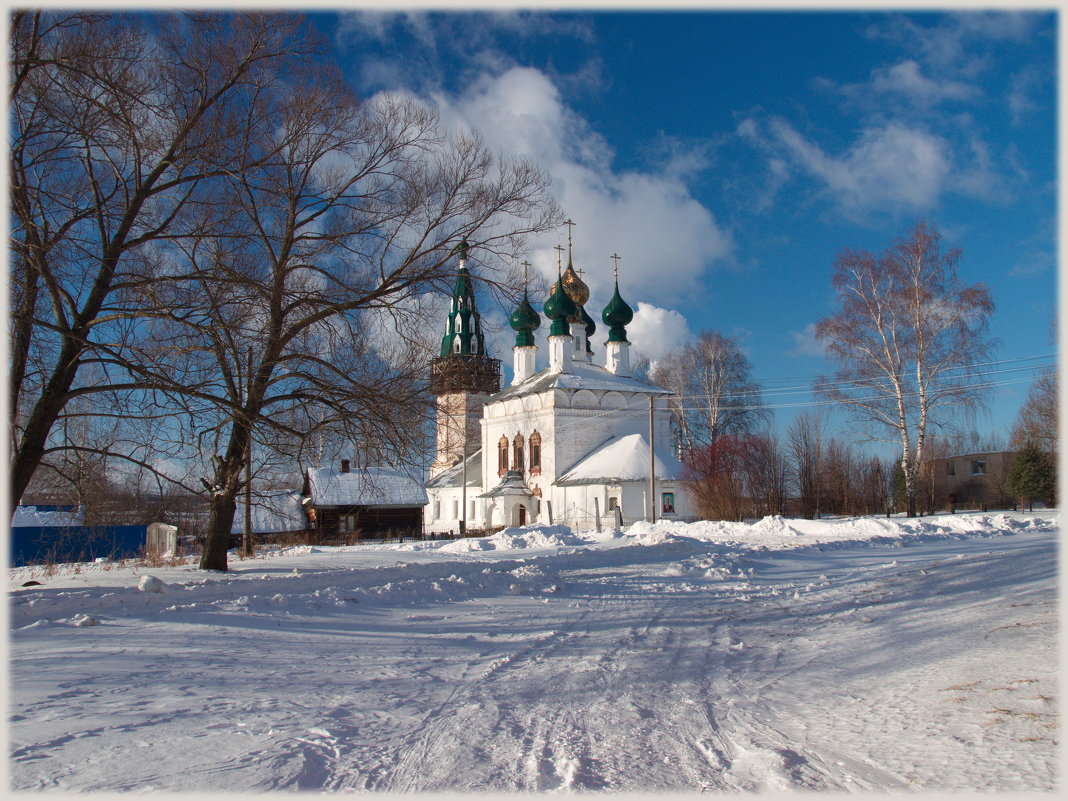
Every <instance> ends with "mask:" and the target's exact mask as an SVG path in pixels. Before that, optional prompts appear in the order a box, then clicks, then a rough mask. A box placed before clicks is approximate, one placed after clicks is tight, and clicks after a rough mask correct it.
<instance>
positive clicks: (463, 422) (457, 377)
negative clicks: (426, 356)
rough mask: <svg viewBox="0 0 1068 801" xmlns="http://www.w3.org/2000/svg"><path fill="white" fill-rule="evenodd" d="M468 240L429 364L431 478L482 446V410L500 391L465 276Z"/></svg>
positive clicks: (495, 363) (494, 362)
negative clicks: (434, 416) (433, 445)
mask: <svg viewBox="0 0 1068 801" xmlns="http://www.w3.org/2000/svg"><path fill="white" fill-rule="evenodd" d="M467 249H468V245H467V240H466V239H465V240H463V241H462V242H460V244H459V246H458V247H457V252H458V254H459V262H460V263H459V269H458V270H457V271H456V283H455V285H454V286H453V290H452V301H451V303H450V306H449V314H448V317H447V318H446V320H445V334H444V336H442V338H441V350H440V352H439V355H438V357H437V358H436V359H432V360H431V362H430V383H429V389H430V392H431V393H432V394H434V395H436V396H437V406H438V420H437V451H436V457H435V459H434V463H433V464H431V465H430V477H431V478H433V477H434V476H436V475H437V474H438V473H440V472H442V471H443V470H446V469H448V468H449V467H451V466H452V465H454V464H456V462H457V461H458V460H460V459H462V458H464V456H465V455H466V456H470V455H471V454H472V453H474V452H475V451H477V450H478V449H479V448H480V447H481V446H482V422H481V421H482V407H483V406H485V405H486V399H487V398H488V397H489V396H490V395H492V394H493V393H495V392H498V391H499V390H500V388H501V361H500V359H491V358H490V357H489V356H488V354H487V353H486V340H485V337H484V336H483V334H482V318H481V317H480V316H479V313H478V308H477V307H476V305H475V291H474V285H473V283H472V281H471V274H470V273H469V272H468V270H467Z"/></svg>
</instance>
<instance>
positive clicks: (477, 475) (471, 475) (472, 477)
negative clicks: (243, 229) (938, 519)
mask: <svg viewBox="0 0 1068 801" xmlns="http://www.w3.org/2000/svg"><path fill="white" fill-rule="evenodd" d="M463 476H464V463H463V462H462V461H458V462H457V463H456V464H454V465H453V466H452V467H450V468H449V469H448V470H444V471H442V472H441V473H438V474H437V475H436V476H434V477H433V478H432V479H430V480H429V481H428V482H426V488H427V489H443V488H445V487H462V486H463V483H464V478H463ZM467 486H469V487H481V486H482V449H481V448H479V449H478V450H477V451H475V452H474V453H472V454H471V455H470V456H468V457H467Z"/></svg>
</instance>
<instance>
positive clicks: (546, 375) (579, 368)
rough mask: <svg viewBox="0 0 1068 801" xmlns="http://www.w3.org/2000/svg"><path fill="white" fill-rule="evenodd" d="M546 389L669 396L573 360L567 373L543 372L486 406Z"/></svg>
mask: <svg viewBox="0 0 1068 801" xmlns="http://www.w3.org/2000/svg"><path fill="white" fill-rule="evenodd" d="M548 389H573V390H579V389H589V390H593V391H595V392H596V391H606V392H607V391H613V390H614V391H616V392H641V393H644V394H646V395H670V394H671V392H670V390H666V389H664V388H663V387H658V386H656V385H655V384H648V383H646V382H645V381H642V380H640V379H637V378H633V377H631V376H621V375H616V374H615V373H610V372H609V371H608V370H606V369H605V368H604V367H602V366H601V365H599V364H590V363H588V362H582V361H578V360H576V361H573V362H572V363H571V365H570V367H568V369H567V372H560V371H553V370H549V369H546V370H542V371H541V372H540V373H535V374H534V375H532V376H531V377H530V378H528V379H527V380H526V381H524V382H522V383H521V384H516V385H515V386H511V387H508V388H507V389H503V390H501V391H500V392H498V393H497V394H496V395H491V396H490V397H489V399H488V400H487V401H486V402H487V403H497V402H499V401H505V400H508V399H509V398H521V397H524V396H526V395H535V394H537V393H539V392H545V391H546V390H548Z"/></svg>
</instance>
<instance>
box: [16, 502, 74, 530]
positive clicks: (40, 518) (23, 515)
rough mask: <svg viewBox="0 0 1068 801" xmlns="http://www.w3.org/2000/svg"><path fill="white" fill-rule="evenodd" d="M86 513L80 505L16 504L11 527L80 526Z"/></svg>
mask: <svg viewBox="0 0 1068 801" xmlns="http://www.w3.org/2000/svg"><path fill="white" fill-rule="evenodd" d="M84 514H85V512H84V510H83V509H82V508H81V507H80V506H45V505H41V506H16V507H15V514H14V515H13V516H12V518H11V527H12V528H16V527H21V526H46V527H51V526H80V525H81V524H82V518H83V516H84Z"/></svg>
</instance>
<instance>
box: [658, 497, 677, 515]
mask: <svg viewBox="0 0 1068 801" xmlns="http://www.w3.org/2000/svg"><path fill="white" fill-rule="evenodd" d="M660 497H661V499H662V503H661V505H660V506H661V509H662V510H663V513H664V514H666V515H673V514H675V493H674V492H665V493H662V494H661V496H660Z"/></svg>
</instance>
